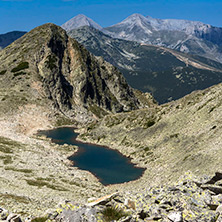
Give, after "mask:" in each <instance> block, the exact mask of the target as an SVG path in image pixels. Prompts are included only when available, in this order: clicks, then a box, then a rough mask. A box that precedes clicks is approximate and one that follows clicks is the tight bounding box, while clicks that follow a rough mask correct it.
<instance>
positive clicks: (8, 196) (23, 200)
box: [0, 194, 29, 204]
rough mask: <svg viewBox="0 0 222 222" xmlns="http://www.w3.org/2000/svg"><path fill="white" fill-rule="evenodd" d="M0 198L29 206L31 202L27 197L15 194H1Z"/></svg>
mask: <svg viewBox="0 0 222 222" xmlns="http://www.w3.org/2000/svg"><path fill="white" fill-rule="evenodd" d="M0 197H1V198H3V199H5V200H9V199H10V200H13V202H14V203H25V204H28V203H29V201H28V199H27V198H26V197H22V196H17V195H14V194H0Z"/></svg>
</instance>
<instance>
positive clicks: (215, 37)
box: [103, 14, 222, 62]
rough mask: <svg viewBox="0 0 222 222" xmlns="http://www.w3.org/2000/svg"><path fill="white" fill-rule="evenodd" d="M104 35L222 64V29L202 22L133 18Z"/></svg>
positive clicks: (136, 16) (141, 16) (110, 29)
mask: <svg viewBox="0 0 222 222" xmlns="http://www.w3.org/2000/svg"><path fill="white" fill-rule="evenodd" d="M104 30H105V32H104ZM103 32H104V33H106V34H108V35H110V36H112V37H114V38H120V39H125V40H130V41H137V42H140V43H145V44H151V45H158V46H164V47H167V48H171V49H175V50H178V51H181V52H185V53H190V54H196V55H200V56H203V57H206V58H209V59H213V60H215V61H218V62H222V53H221V46H222V28H218V27H213V26H211V25H208V24H204V23H202V22H198V21H188V20H177V19H155V18H152V17H150V16H147V17H145V16H143V15H140V14H133V15H131V16H129V17H127V18H126V19H125V20H123V21H122V22H120V23H118V24H116V25H113V26H110V27H107V28H105V29H103Z"/></svg>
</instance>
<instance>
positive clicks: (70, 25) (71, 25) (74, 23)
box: [61, 14, 102, 31]
mask: <svg viewBox="0 0 222 222" xmlns="http://www.w3.org/2000/svg"><path fill="white" fill-rule="evenodd" d="M82 26H90V27H93V28H96V29H99V30H101V29H102V27H101V26H100V25H98V24H97V23H96V22H94V21H93V20H92V19H91V18H88V17H87V16H85V15H82V14H79V15H77V16H75V17H74V18H72V19H70V20H69V21H67V22H66V23H64V24H63V25H62V26H61V27H62V28H63V29H65V30H66V31H69V30H72V29H76V28H79V27H82Z"/></svg>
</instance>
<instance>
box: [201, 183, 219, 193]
mask: <svg viewBox="0 0 222 222" xmlns="http://www.w3.org/2000/svg"><path fill="white" fill-rule="evenodd" d="M201 188H202V189H204V190H206V189H208V190H210V191H212V192H214V193H215V194H222V187H221V186H217V185H211V184H204V185H201Z"/></svg>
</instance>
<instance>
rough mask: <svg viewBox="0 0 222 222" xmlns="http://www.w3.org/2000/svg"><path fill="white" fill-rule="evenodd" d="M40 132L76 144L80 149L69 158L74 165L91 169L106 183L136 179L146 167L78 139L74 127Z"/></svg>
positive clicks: (58, 140) (61, 141) (63, 141)
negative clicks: (140, 166) (138, 165)
mask: <svg viewBox="0 0 222 222" xmlns="http://www.w3.org/2000/svg"><path fill="white" fill-rule="evenodd" d="M40 134H43V135H45V136H47V137H48V138H51V139H52V141H53V142H54V143H57V144H60V145H63V144H69V145H76V146H78V147H79V151H78V152H77V153H75V154H74V155H73V156H70V157H69V158H68V159H69V160H71V161H73V166H75V167H78V168H79V169H82V170H87V171H90V172H91V173H92V174H94V175H95V176H96V177H97V178H98V179H99V181H100V182H101V183H102V184H104V185H109V184H118V183H124V182H129V181H132V180H136V179H138V178H139V177H141V176H142V174H143V172H144V169H143V168H138V167H135V165H134V164H132V163H131V162H130V160H129V159H128V158H127V157H125V156H123V155H122V154H121V153H119V152H118V151H115V150H112V149H108V148H106V147H102V146H98V145H94V144H89V143H81V142H78V141H76V137H77V136H78V134H77V133H74V128H71V127H63V128H57V129H53V130H48V131H41V132H40Z"/></svg>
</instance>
